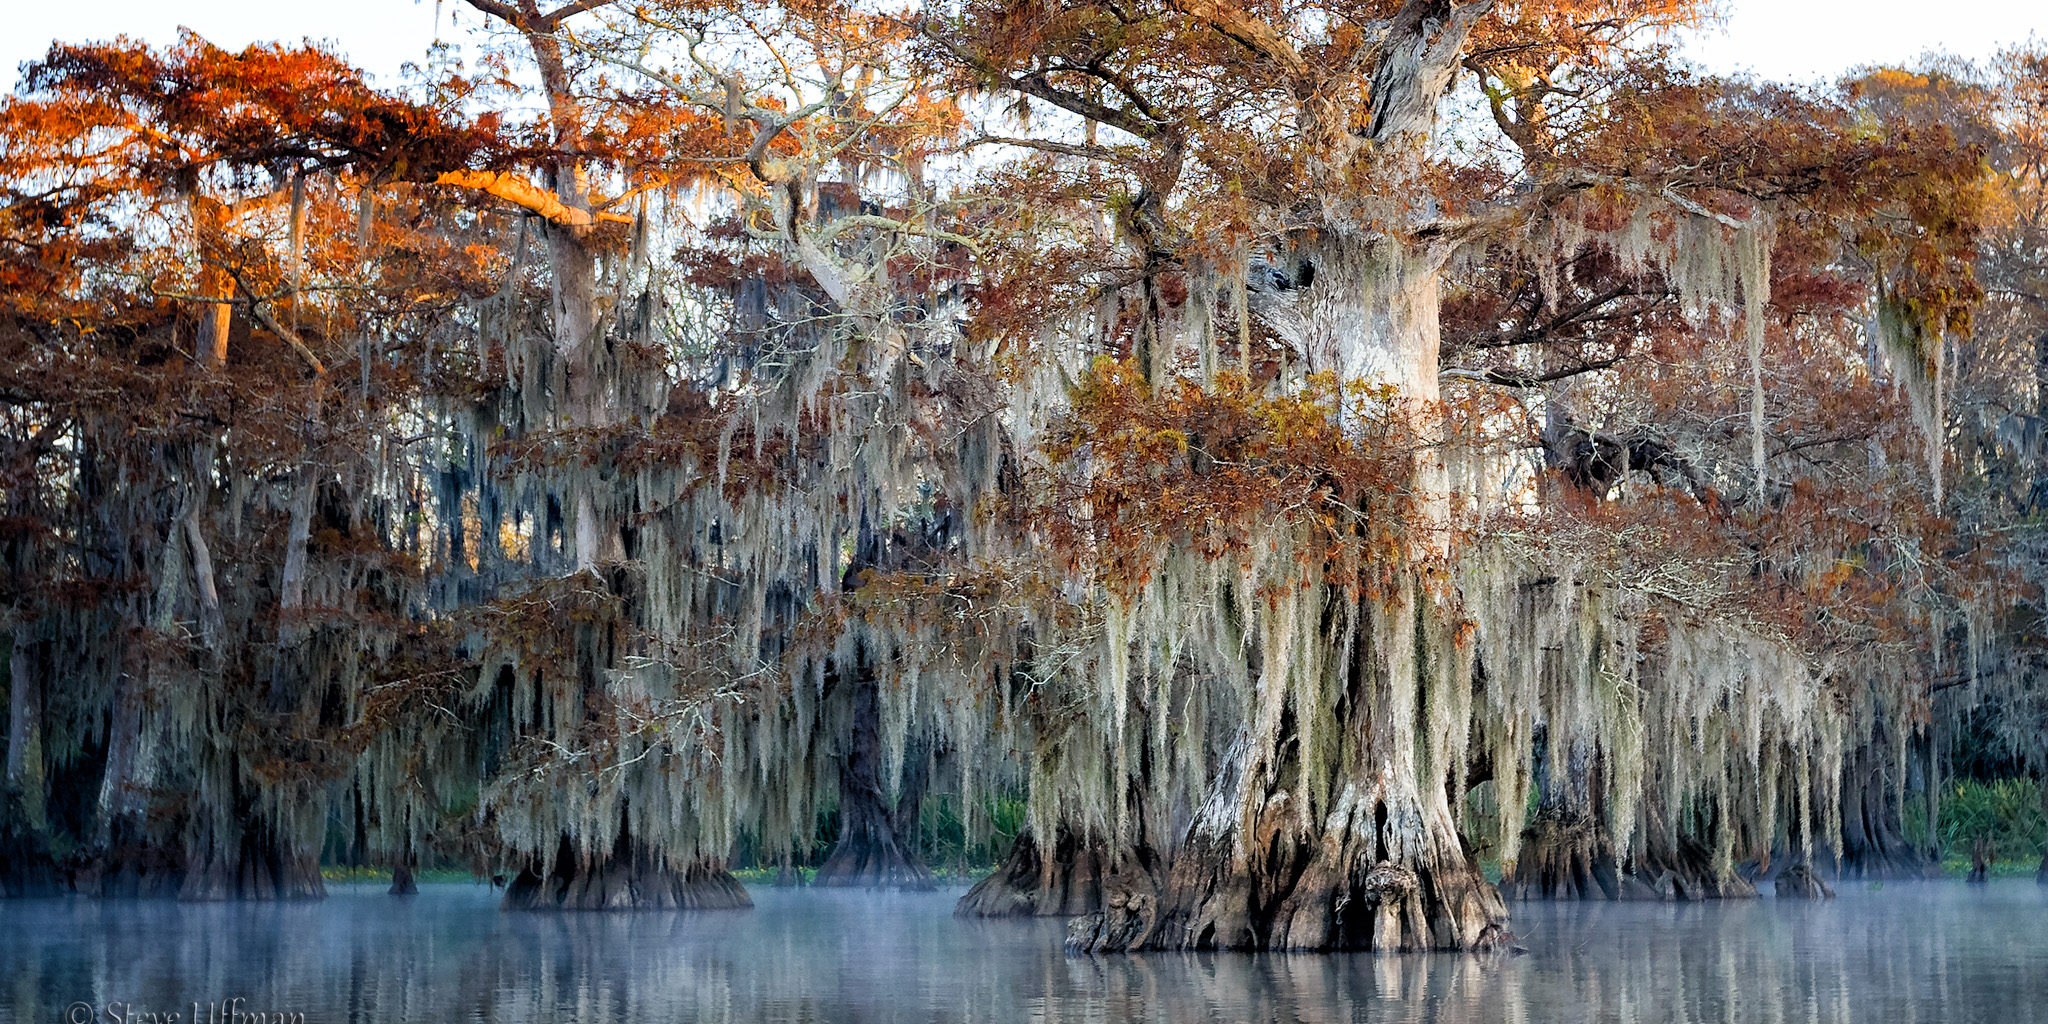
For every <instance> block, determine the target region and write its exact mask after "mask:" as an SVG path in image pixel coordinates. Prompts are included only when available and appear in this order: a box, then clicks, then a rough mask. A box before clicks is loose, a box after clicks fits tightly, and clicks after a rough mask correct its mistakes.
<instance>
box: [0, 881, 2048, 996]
mask: <svg viewBox="0 0 2048 1024" xmlns="http://www.w3.org/2000/svg"><path fill="white" fill-rule="evenodd" d="M1842 890H1843V892H1842V896H1841V898H1839V899H1836V900H1833V901H1830V902H1822V903H1807V902H1798V901H1792V900H1786V901H1783V902H1780V901H1777V900H1773V899H1770V898H1765V899H1761V900H1754V901H1747V902H1734V903H1717V904H1690V905H1688V904H1608V903H1596V904H1556V903H1516V904H1512V912H1513V915H1514V922H1513V928H1514V930H1515V931H1516V933H1517V935H1518V936H1519V941H1520V943H1521V944H1522V945H1523V946H1524V947H1526V948H1527V949H1528V953H1527V954H1526V955H1523V956H1507V955H1488V956H1468V955H1459V954H1435V955H1419V956H1392V957H1373V956H1370V955H1351V954H1339V955H1270V954H1268V955H1247V954H1185V955H1183V954H1164V953H1152V954H1144V955H1139V956H1115V957H1104V958H1097V959H1089V958H1085V957H1069V956H1067V955H1066V954H1065V953H1064V952H1062V950H1061V939H1062V937H1063V936H1064V934H1065V927H1064V924H1063V923H1062V922H1057V921H1018V920H1010V921H956V920H954V919H953V917H952V916H951V911H952V907H953V901H954V900H955V899H956V898H957V897H958V896H959V895H960V893H959V891H957V890H955V891H949V892H944V893H939V894H932V895H895V894H880V893H864V892H826V891H808V890H795V891H790V890H775V889H766V888H764V889H759V890H756V891H755V893H754V896H755V899H756V901H757V907H756V909H755V910H754V911H752V912H709V913H700V914H674V913H621V914H596V913H568V914H505V913H500V912H499V911H498V909H497V896H498V894H497V893H495V892H493V891H491V890H489V889H487V888H485V887H483V886H478V885H425V886H422V887H421V894H420V895H419V896H417V897H413V898H407V899H401V898H395V897H391V896H386V895H384V893H383V891H382V887H381V886H368V885H341V886H335V887H333V890H332V894H331V895H330V897H329V898H328V899H327V900H326V901H325V902H322V903H309V904H286V905H275V904H273V905H254V904H215V905H201V906H192V905H180V904H176V903H170V902H107V903H94V902H88V901H82V900H70V901H66V900H21V901H0V1021H6V1020H15V1021H22V1022H29V1021H48V1022H57V1021H82V1020H84V1019H85V1017H84V1016H81V1014H86V1013H88V1012H89V1015H90V1017H91V1019H92V1020H95V1021H110V1020H122V1021H125V1022H129V1024H141V1022H143V1021H148V1020H150V1019H151V1018H149V1017H148V1016H146V1015H147V1014H149V1013H177V1014H179V1015H180V1016H179V1017H178V1018H177V1020H178V1022H179V1024H191V1022H192V1016H191V1014H192V1013H193V1011H194V1009H195V1008H196V1009H197V1010H198V1012H199V1020H200V1021H202V1022H203V1021H206V1020H207V1019H208V1017H209V1016H210V1015H211V1016H212V1017H213V1024H249V1022H250V1021H251V1020H252V1019H256V1018H252V1017H251V1016H249V1015H251V1014H257V1013H262V1014H265V1015H266V1016H265V1017H263V1018H261V1019H263V1020H274V1019H276V1018H273V1017H270V1016H268V1015H269V1014H274V1013H286V1014H303V1015H304V1016H303V1018H301V1019H303V1020H304V1021H305V1022H306V1024H329V1022H343V1021H349V1022H353V1021H408V1022H443V1021H450V1022H452V1021H504V1022H528V1021H532V1022H539V1021H648V1022H662V1024H669V1022H716V1024H722V1022H728V1021H733V1022H739V1021H747V1022H752V1021H762V1022H792V1024H794V1022H817V1024H868V1022H875V1024H880V1022H894V1021H919V1022H955V1021H957V1022H963V1024H966V1022H990V1024H996V1022H1013V1021H1014V1022H1034V1024H1051V1022H1065V1021H1076V1022H1079V1021H1104V1022H1112V1021H1161V1022H1166V1021H1171V1022H1176V1024H1178V1022H1199V1021H1286V1022H1322V1021H1418V1022H1425V1021H1426V1022H1465V1021H1475V1022H1476V1021H1529V1022H1548V1021H1616V1022H1634V1021H1646V1022H1648V1021H1656V1022H1665V1021H1685V1022H1691V1021H1729V1022H1744V1024H1776V1022H1795V1021H1796V1022H1801V1024H1817V1022H1831V1021H1871V1022H1913V1021H1930V1022H1931V1021H1941V1022H1949V1024H1967V1022H1978V1021H1982V1022H1998V1024H2018V1022H2025V1021H2048V887H2041V886H2036V885H2035V884H2033V883H2032V882H2031V881H1999V882H1994V883H1993V884H1991V885H1990V886H1986V887H1981V888H1980V887H1968V886H1964V885H1961V884H1955V883H1946V884H1944V883H1919V884H1901V883H1890V884H1886V885H1884V886H1882V887H1881V888H1879V887H1873V886H1870V885H1869V884H1867V883H1844V884H1843V885H1842ZM236 999H239V1000H240V1002H239V1003H235V1002H233V1000H236ZM80 1003H84V1004H88V1008H80V1007H79V1006H78V1005H77V1004H80ZM109 1004H113V1005H112V1006H109ZM195 1004H196V1006H195ZM233 1012H240V1013H242V1014H243V1015H244V1016H243V1017H241V1018H239V1019H238V1020H234V1021H231V1019H230V1017H229V1014H230V1013H233ZM155 1019H156V1020H157V1021H163V1020H165V1019H166V1018H163V1017H158V1018H155ZM287 1019H291V1018H287Z"/></svg>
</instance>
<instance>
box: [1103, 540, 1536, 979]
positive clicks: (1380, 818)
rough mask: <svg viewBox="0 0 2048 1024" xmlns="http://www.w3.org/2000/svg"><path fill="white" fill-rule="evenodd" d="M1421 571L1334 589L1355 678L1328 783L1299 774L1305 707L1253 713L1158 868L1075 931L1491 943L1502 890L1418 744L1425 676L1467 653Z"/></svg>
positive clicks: (1340, 711) (1372, 944)
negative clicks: (1372, 590)
mask: <svg viewBox="0 0 2048 1024" xmlns="http://www.w3.org/2000/svg"><path fill="white" fill-rule="evenodd" d="M1420 576H1421V574H1420V573H1410V574H1408V576H1407V578H1406V579H1405V580H1404V581H1402V583H1401V584H1400V585H1399V593H1397V594H1396V595H1394V596H1392V597H1391V598H1379V597H1374V596H1365V597H1362V598H1359V599H1358V601H1357V604H1356V605H1355V606H1352V607H1350V608H1346V607H1344V606H1343V605H1344V602H1345V600H1346V598H1344V597H1343V595H1342V594H1341V593H1339V594H1333V595H1332V601H1331V603H1330V605H1329V606H1328V607H1327V608H1326V612H1327V614H1326V615H1325V616H1324V618H1325V621H1326V622H1331V623H1332V624H1333V625H1334V624H1335V622H1336V621H1339V620H1341V619H1343V618H1344V617H1345V616H1346V615H1347V614H1350V615H1355V616H1356V617H1357V619H1358V620H1361V621H1360V623H1359V628H1357V629H1356V630H1355V631H1343V630H1339V631H1336V632H1338V633H1339V635H1340V636H1341V635H1343V634H1344V633H1345V632H1350V633H1351V634H1352V636H1353V639H1352V640H1351V642H1350V644H1349V645H1348V654H1349V658H1350V661H1351V665H1350V669H1349V671H1348V672H1347V673H1346V674H1347V675H1348V676H1349V681H1348V686H1346V688H1345V689H1344V690H1343V691H1342V692H1341V693H1339V694H1338V695H1337V696H1336V701H1335V706H1334V707H1333V708H1330V709H1329V714H1328V719H1327V721H1325V722H1323V723H1321V724H1319V725H1318V728H1329V729H1334V730H1335V731H1336V733H1335V739H1334V742H1333V743H1331V741H1327V740H1326V741H1324V742H1326V743H1331V747H1332V748H1334V749H1331V750H1330V755H1331V760H1332V761H1333V763H1332V764H1331V765H1330V766H1329V767H1330V768H1331V769H1332V770H1331V772H1330V774H1329V777H1328V781H1327V785H1326V787H1324V786H1315V785H1313V784H1309V785H1304V782H1305V781H1306V780H1308V779H1310V778H1313V777H1314V776H1315V774H1316V771H1317V769H1318V768H1320V767H1321V766H1314V765H1310V764H1308V763H1306V762H1305V760H1304V754H1303V746H1304V743H1303V742H1302V741H1303V739H1304V737H1303V736H1302V734H1301V725H1300V722H1299V719H1298V718H1296V717H1295V716H1293V715H1290V714H1286V713H1283V714H1281V715H1280V716H1279V719H1280V722H1279V728H1278V731H1277V734H1276V735H1275V736H1274V738H1273V739H1272V740H1271V741H1270V742H1265V741H1261V739H1260V738H1259V737H1258V736H1257V735H1256V734H1255V732H1254V728H1255V726H1254V725H1253V724H1247V726H1246V727H1245V728H1244V729H1242V730H1241V731H1240V734H1239V739H1238V741H1237V742H1236V743H1235V744H1233V746H1232V747H1231V749H1230V751H1229V753H1228V754H1227V755H1226V756H1225V759H1224V762H1223V764H1222V766H1221V768H1220V770H1219V772H1218V774H1217V777H1216V779H1215V780H1214V781H1213V782H1212V783H1211V785H1210V788H1209V798H1208V800H1207V801H1206V802H1205V803H1204V805H1203V806H1202V808H1201V809H1200V810H1199V811H1198V812H1197V813H1196V816H1195V821H1194V823H1193V824H1192V825H1191V826H1190V828H1189V830H1188V835H1187V838H1186V840H1185V841H1184V842H1183V844H1182V845H1181V848H1180V849H1179V851H1178V852H1177V853H1176V854H1175V855H1174V858H1173V861H1172V864H1171V866H1170V868H1168V869H1167V870H1166V871H1165V872H1164V876H1163V878H1162V877H1161V876H1160V875H1159V874H1158V873H1156V872H1129V873H1125V874H1122V875H1120V876H1119V878H1118V883H1119V884H1117V885H1114V886H1111V887H1109V888H1108V889H1107V890H1106V891H1105V893H1104V907H1103V910H1102V911H1101V912H1100V913H1097V914H1094V915H1090V916H1089V917H1085V918H1081V919H1079V920H1077V921H1076V922H1075V925H1074V928H1073V929H1072V931H1071V932H1070V934H1069V939H1068V941H1069V943H1070V945H1072V946H1073V947H1075V948H1076V949H1079V950H1084V951H1088V952H1112V951H1122V950H1140V949H1276V950H1279V949H1293V950H1344V949H1371V950H1378V951H1384V952H1392V951H1408V950H1425V949H1462V950H1481V949H1490V948H1495V947H1497V946H1499V945H1501V944H1503V943H1504V942H1505V941H1506V940H1507V939H1508V938H1509V934H1508V932H1507V931H1506V927H1505V926H1506V923H1507V907H1506V904H1505V903H1503V902H1502V900H1501V897H1500V893H1499V892H1498V891H1497V890H1496V889H1495V888H1494V887H1493V885H1492V884H1490V883H1488V882H1487V881H1486V879H1485V878H1484V877H1483V876H1481V874H1480V872H1479V869H1478V866H1477V865H1476V864H1475V863H1474V862H1473V860H1472V858H1471V856H1470V854H1469V852H1468V851H1467V850H1466V848H1465V845H1464V842H1463V840H1462V839H1461V838H1460V837H1459V835H1458V831H1457V824H1456V821H1455V818H1454V816H1453V814H1452V812H1451V807H1450V803H1449V800H1448V797H1447V796H1446V794H1445V788H1444V785H1443V780H1442V779H1441V778H1438V777H1436V776H1435V772H1434V770H1431V771H1430V772H1429V773H1428V774H1425V773H1424V770H1423V766H1424V765H1425V764H1427V763H1428V759H1427V754H1426V752H1424V751H1419V750H1418V747H1419V746H1421V745H1422V741H1423V736H1422V735H1421V733H1420V730H1419V729H1418V722H1419V721H1420V720H1421V719H1422V716H1424V715H1426V714H1427V703H1426V702H1427V700H1428V697H1429V693H1428V690H1429V688H1430V687H1431V686H1432V685H1442V684H1444V683H1446V682H1450V683H1452V684H1453V685H1455V684H1456V681H1457V677H1458V675H1459V674H1458V673H1456V672H1446V671H1445V670H1446V668H1447V667H1449V664H1448V660H1447V659H1450V658H1455V657H1456V655H1457V653H1458V648H1457V644H1456V643H1455V642H1454V641H1453V639H1452V635H1453V633H1454V631H1455V625H1454V623H1453V621H1452V617H1451V616H1450V615H1449V613H1448V610H1447V609H1446V608H1445V607H1444V606H1443V605H1442V604H1441V601H1442V598H1439V597H1437V596H1435V595H1431V594H1429V593H1427V592H1425V589H1424V584H1423V581H1422V580H1421V579H1420V578H1419V577H1420ZM1445 676H1448V677H1449V679H1446V678H1444V677H1445ZM1462 682H1463V684H1464V685H1467V686H1469V685H1470V680H1469V677H1467V678H1465V679H1463V680H1462ZM1259 688H1260V690H1261V692H1260V694H1259V695H1258V699H1259V701H1260V702H1261V703H1264V702H1267V701H1272V702H1281V701H1282V700H1283V698H1282V696H1281V695H1280V694H1279V693H1276V692H1272V691H1273V690H1275V689H1277V685H1275V684H1272V681H1269V680H1261V681H1260V684H1259ZM1253 717H1254V718H1255V719H1257V718H1260V717H1263V716H1261V715H1260V714H1259V713H1258V712H1254V715H1253ZM1318 754H1320V752H1318ZM1317 790H1320V792H1317Z"/></svg>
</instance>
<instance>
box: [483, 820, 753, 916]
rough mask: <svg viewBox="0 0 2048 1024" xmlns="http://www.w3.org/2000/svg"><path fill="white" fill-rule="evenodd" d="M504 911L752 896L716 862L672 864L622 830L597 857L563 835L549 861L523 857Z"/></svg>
mask: <svg viewBox="0 0 2048 1024" xmlns="http://www.w3.org/2000/svg"><path fill="white" fill-rule="evenodd" d="M500 905H501V906H502V907H503V908H504V909H506V910H738V909H745V908H748V907H752V906H753V905H754V901H753V899H752V898H751V897H749V896H748V895H747V890H746V888H745V887H744V886H742V885H740V881H739V879H737V878H734V877H733V874H732V872H731V871H728V870H726V867H725V865H724V864H722V863H718V862H715V861H709V860H701V861H697V862H695V863H692V864H687V865H684V866H681V867H677V866H674V865H671V864H669V863H668V862H667V861H666V860H665V859H664V858H662V857H661V856H660V855H658V854H656V853H655V852H653V851H652V850H649V849H648V848H647V847H646V846H645V845H643V844H642V843H640V842H639V841H637V840H635V839H633V838H632V837H631V836H630V835H628V834H627V833H626V831H625V830H624V829H621V830H620V832H619V838H618V840H617V841H616V842H615V843H613V844H612V851H611V854H610V855H609V856H606V857H604V858H603V859H602V860H597V859H592V858H586V857H582V856H579V855H578V854H577V851H576V848H575V846H574V844H572V843H571V842H570V841H569V837H568V836H563V837H562V841H561V845H560V846H559V847H558V848H557V849H556V850H555V857H554V862H553V863H552V864H546V863H538V862H528V863H527V865H526V866H525V867H523V868H522V869H521V870H520V872H519V874H518V875H517V876H516V877H514V878H513V879H512V882H511V884H510V885H508V886H506V887H505V899H504V902H503V903H502V904H500Z"/></svg>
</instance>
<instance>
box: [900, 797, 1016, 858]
mask: <svg viewBox="0 0 2048 1024" xmlns="http://www.w3.org/2000/svg"><path fill="white" fill-rule="evenodd" d="M960 809H961V802H960V798H958V797H956V796H951V795H944V796H935V797H927V798H926V799H925V802H924V807H923V808H922V813H920V814H919V815H918V822H917V848H918V854H919V856H921V857H922V858H923V859H924V862H925V864H927V865H929V866H930V867H931V869H932V870H933V871H936V872H940V873H946V874H956V875H964V874H980V873H982V872H985V871H987V870H988V869H990V868H993V867H994V866H995V865H997V864H1000V863H1001V862H1002V860H1003V858H1004V857H1007V856H1009V854H1010V844H1011V843H1014V842H1016V841H1017V833H1018V832H1019V831H1020V830H1021V829H1023V827H1024V821H1025V818H1024V800H1023V798H1022V797H1021V796H994V797H989V798H987V799H985V800H982V801H980V806H979V807H977V808H976V810H975V813H976V816H977V817H979V818H980V819H981V826H982V827H981V829H980V831H981V832H982V833H983V835H982V836H981V837H977V836H976V835H975V832H976V830H974V829H970V828H969V827H968V823H967V822H966V821H965V820H964V819H963V818H962V817H961V814H960Z"/></svg>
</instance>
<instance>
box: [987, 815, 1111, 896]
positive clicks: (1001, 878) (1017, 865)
mask: <svg viewBox="0 0 2048 1024" xmlns="http://www.w3.org/2000/svg"><path fill="white" fill-rule="evenodd" d="M1102 888H1103V857H1102V854H1101V851H1099V850H1097V849H1095V848H1094V847H1092V846H1089V845H1088V844H1085V843H1083V842H1082V841H1081V840H1080V838H1079V837H1077V836H1076V835H1074V833H1072V832H1070V831H1068V830H1066V829H1061V830H1060V833H1059V838H1058V840H1057V841H1056V842H1054V843H1053V848H1052V851H1051V854H1050V856H1042V855H1041V851H1040V849H1039V846H1038V841H1037V840H1036V839H1035V838H1034V837H1033V836H1032V835H1031V833H1029V832H1025V833H1023V834H1021V835H1019V836H1018V837H1017V841H1016V842H1015V843H1012V844H1011V845H1010V855H1009V856H1008V857H1006V858H1004V860H1003V863H1002V864H1001V866H999V867H997V868H996V869H995V871H993V872H991V873H990V874H989V875H988V876H987V877H985V878H983V879H982V880H981V881H979V882H976V883H975V884H974V888H972V889H969V890H967V895H965V896H962V897H960V902H959V903H958V904H956V905H955V906H954V908H953V916H955V917H1074V916H1077V915H1081V914H1092V913H1095V912H1097V911H1099V910H1101V909H1102Z"/></svg>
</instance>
